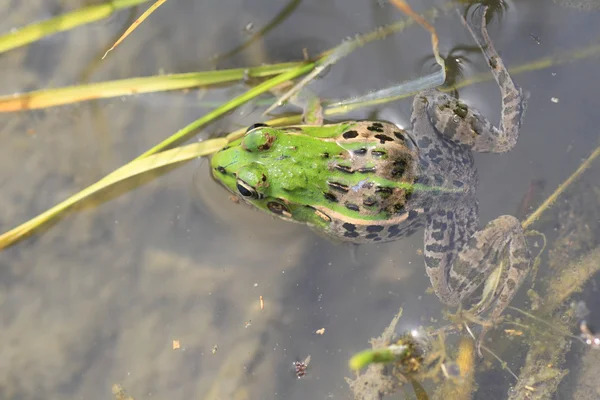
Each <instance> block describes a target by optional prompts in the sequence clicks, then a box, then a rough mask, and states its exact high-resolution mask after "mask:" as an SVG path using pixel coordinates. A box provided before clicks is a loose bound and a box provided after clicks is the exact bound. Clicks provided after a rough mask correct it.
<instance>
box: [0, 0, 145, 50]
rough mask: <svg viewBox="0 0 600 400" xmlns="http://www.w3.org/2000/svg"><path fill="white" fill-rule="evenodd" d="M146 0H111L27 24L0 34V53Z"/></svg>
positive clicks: (99, 18)
mask: <svg viewBox="0 0 600 400" xmlns="http://www.w3.org/2000/svg"><path fill="white" fill-rule="evenodd" d="M147 1H148V0H113V1H109V2H107V3H104V4H98V5H94V6H88V7H83V8H80V9H79V10H75V11H72V12H68V13H65V14H62V15H59V16H57V17H54V18H50V19H47V20H45V21H41V22H36V23H33V24H29V25H27V26H24V27H22V28H18V29H15V30H14V31H12V32H9V33H6V34H4V35H2V36H0V53H4V52H5V51H8V50H12V49H16V48H18V47H22V46H26V45H28V44H30V43H33V42H35V41H37V40H40V39H42V38H44V37H46V36H49V35H53V34H55V33H57V32H63V31H67V30H69V29H73V28H76V27H78V26H80V25H85V24H89V23H91V22H95V21H98V20H101V19H104V18H107V17H110V16H111V15H112V14H113V13H114V12H115V11H118V10H121V9H124V8H129V7H133V6H136V5H138V4H141V3H145V2H147Z"/></svg>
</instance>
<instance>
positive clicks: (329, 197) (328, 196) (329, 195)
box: [323, 192, 338, 203]
mask: <svg viewBox="0 0 600 400" xmlns="http://www.w3.org/2000/svg"><path fill="white" fill-rule="evenodd" d="M323 197H325V200H327V201H331V202H334V203H336V202H337V201H338V199H337V197H335V194H333V193H329V192H325V193H323Z"/></svg>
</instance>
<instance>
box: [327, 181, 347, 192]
mask: <svg viewBox="0 0 600 400" xmlns="http://www.w3.org/2000/svg"><path fill="white" fill-rule="evenodd" d="M327 185H329V187H330V188H332V189H334V190H337V191H338V192H342V193H348V190H350V189H349V188H348V186H346V185H344V184H342V183H339V182H327Z"/></svg>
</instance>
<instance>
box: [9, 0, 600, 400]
mask: <svg viewBox="0 0 600 400" xmlns="http://www.w3.org/2000/svg"><path fill="white" fill-rule="evenodd" d="M88 3H90V2H84V1H43V2H42V1H39V2H28V4H27V5H26V6H25V5H23V6H20V5H15V4H11V5H10V6H9V5H7V6H5V7H4V8H3V9H2V15H3V18H2V21H1V22H0V30H1V31H9V30H10V29H11V28H13V27H14V26H20V25H22V24H24V23H26V22H29V21H35V20H38V19H42V18H47V17H49V16H51V15H55V14H57V13H59V12H62V11H66V10H69V9H74V8H77V7H79V6H83V5H85V4H88ZM379 3H383V2H377V1H371V2H362V1H348V0H344V1H342V0H335V1H334V0H331V1H328V2H322V1H316V0H315V1H309V0H305V1H303V2H301V3H300V4H299V5H298V7H297V9H296V10H295V11H294V12H293V13H292V14H291V16H290V17H289V18H288V19H287V20H285V21H284V22H283V23H282V25H280V26H279V27H277V28H275V29H274V30H273V31H272V32H271V33H270V34H269V35H268V36H267V37H266V38H264V40H263V41H259V42H257V43H256V44H254V45H253V46H251V47H249V48H248V49H247V50H246V51H245V52H242V53H240V54H238V55H236V56H234V57H232V58H228V59H225V60H222V61H220V63H219V67H220V68H228V67H240V66H249V65H257V64H259V63H262V62H280V61H288V60H297V59H299V58H301V57H302V49H303V48H307V49H308V51H309V52H310V54H316V53H318V52H320V51H322V50H326V49H328V48H331V47H333V46H335V45H337V44H339V43H340V42H341V41H342V40H343V39H344V38H345V37H347V36H352V35H354V34H356V33H360V32H367V31H370V30H372V29H374V28H375V27H377V26H380V25H382V24H385V23H388V22H391V21H394V20H395V19H396V18H399V17H400V13H398V12H396V11H394V10H393V9H392V8H391V6H388V5H385V4H384V5H383V6H382V5H380V4H379ZM435 4H436V3H434V2H420V3H419V4H418V6H419V8H417V7H416V4H415V8H417V10H421V11H422V10H425V9H427V8H428V7H430V6H433V5H435ZM509 5H510V6H509V10H508V11H507V12H506V13H505V14H504V16H503V18H502V19H501V21H495V22H494V23H493V24H492V26H491V27H490V34H491V36H492V39H493V40H494V43H495V45H496V48H497V49H498V50H499V52H500V54H501V55H502V57H503V59H504V61H505V63H506V64H507V65H508V66H509V67H512V66H517V65H521V64H525V63H527V62H530V61H532V60H535V59H538V58H541V57H544V56H548V55H551V54H555V53H557V52H559V51H561V50H562V51H568V50H571V49H574V48H577V47H584V46H587V45H590V44H595V43H597V42H598V39H599V38H600V24H598V20H599V19H600V13H599V12H598V11H586V12H580V11H578V10H576V9H567V8H561V7H560V6H558V5H555V4H554V3H551V2H548V1H547V0H539V1H533V0H532V1H522V2H516V3H509ZM284 6H285V2H275V1H271V2H265V1H258V0H254V1H245V2H239V1H233V0H220V1H213V0H209V1H203V2H195V1H189V0H187V1H186V0H180V1H171V2H167V3H166V4H165V5H164V6H162V7H161V8H160V9H159V11H158V12H157V13H155V14H154V15H153V16H152V17H151V18H150V19H149V20H148V21H147V22H146V23H145V24H144V25H142V26H141V27H140V28H139V29H138V30H137V31H136V32H135V33H134V34H133V35H131V36H130V37H129V38H128V39H127V40H126V41H125V42H124V43H123V44H122V45H121V46H120V47H119V48H118V49H117V50H116V51H114V52H112V53H111V54H110V55H109V56H108V57H107V59H106V60H105V61H104V62H102V63H99V64H97V65H96V66H95V67H90V65H91V64H92V63H93V62H94V60H95V59H96V58H97V57H98V56H99V55H101V54H103V53H104V51H105V50H106V48H107V47H108V46H109V45H110V44H111V43H112V42H113V40H114V38H115V37H116V36H117V35H118V34H119V33H120V32H121V30H122V29H123V26H124V24H126V23H127V18H128V11H123V12H121V13H119V14H117V15H115V16H113V17H111V18H110V19H108V20H106V21H102V22H99V23H96V24H92V25H89V26H85V27H81V28H78V29H76V30H74V31H72V32H67V33H62V34H58V35H54V36H52V37H49V38H47V39H44V40H43V41H41V42H39V43H36V44H34V45H32V46H30V47H28V48H23V49H18V50H14V51H11V52H9V53H7V54H4V55H2V57H0V66H1V68H2V70H3V71H5V73H4V74H3V78H2V79H0V90H1V92H2V93H14V92H20V91H27V90H33V89H37V88H45V87H59V86H64V85H68V84H73V83H77V82H81V81H83V80H84V79H85V78H86V77H90V79H91V80H92V81H102V80H108V79H120V78H126V77H131V76H141V75H153V74H157V73H159V72H161V71H164V72H172V73H175V72H188V71H195V70H207V69H210V68H212V65H211V63H210V57H211V56H213V55H215V54H217V53H224V52H227V51H228V50H230V49H232V48H235V47H236V46H238V45H239V44H241V43H243V41H244V40H246V39H247V38H248V33H247V32H246V30H245V28H246V27H247V26H248V24H249V23H252V24H253V26H254V28H253V29H254V30H256V29H259V28H260V27H262V26H264V25H266V24H267V23H268V22H269V21H270V20H271V19H272V18H273V17H274V16H275V15H276V14H277V13H278V12H279V11H280V10H281V9H282V8H283V7H284ZM436 29H437V30H438V33H439V34H440V37H441V50H442V53H447V52H448V51H449V50H450V49H451V48H452V47H454V46H456V45H460V44H468V45H472V42H471V41H470V39H469V36H468V34H467V32H466V31H465V30H464V28H463V27H462V25H461V24H460V21H459V19H458V18H457V17H456V16H455V15H454V14H452V15H451V16H449V17H443V18H441V19H440V20H439V21H438V22H437V23H436ZM429 40H430V39H429V35H428V34H427V33H426V32H424V31H423V30H422V29H421V28H419V27H413V28H410V29H409V30H408V31H406V32H404V33H402V34H397V35H395V36H393V37H391V38H389V39H386V40H384V41H381V42H377V43H372V44H369V45H368V46H366V47H365V48H362V49H359V50H358V51H356V52H355V53H354V54H352V55H351V56H349V57H347V58H346V59H344V60H343V61H341V62H340V63H339V64H338V65H336V66H334V67H333V68H332V69H331V70H330V72H329V73H328V74H327V75H326V76H325V77H324V78H322V79H320V80H319V81H318V82H317V83H315V84H313V85H312V88H313V89H314V90H315V91H317V92H318V93H319V94H320V95H321V96H323V97H328V98H346V97H350V96H353V95H357V94H361V93H364V92H367V91H369V90H372V89H376V88H382V87H385V86H387V85H389V84H390V83H393V82H400V81H403V80H406V79H411V78H414V77H416V76H418V75H419V74H421V73H422V72H423V71H425V70H426V68H424V67H423V66H422V64H421V63H420V62H419V60H421V59H422V58H423V57H426V56H428V55H430V53H431V51H430V44H429V43H430V42H429ZM470 58H471V59H472V61H473V62H472V63H471V64H469V65H467V73H474V72H478V71H479V72H481V71H486V66H485V64H484V61H483V59H482V57H480V56H479V55H477V54H474V55H470ZM597 70H598V60H597V59H593V58H592V59H586V60H580V61H576V62H573V63H569V64H564V65H559V66H554V67H550V68H547V69H543V70H539V71H533V72H527V73H522V74H518V75H515V76H514V79H515V81H516V82H517V83H518V84H519V85H520V86H521V87H523V88H524V89H526V90H528V91H530V92H531V100H530V102H529V108H528V111H527V114H526V116H525V123H524V127H523V129H522V134H521V137H520V140H519V143H518V145H517V147H516V148H515V149H514V150H513V151H512V152H511V153H509V154H503V155H489V154H484V155H477V156H476V163H477V167H478V170H479V177H480V181H481V184H480V189H479V194H480V201H481V212H480V217H481V220H482V223H485V222H487V221H489V220H491V219H493V218H495V217H497V216H499V215H503V214H514V213H516V211H517V208H518V205H519V203H520V201H521V198H522V197H523V195H524V194H525V193H526V191H527V188H528V187H529V185H530V183H531V182H532V181H533V180H536V179H543V180H544V181H546V183H547V184H546V188H547V189H546V190H547V191H548V192H549V191H550V190H551V189H552V188H554V187H556V186H557V185H558V184H559V183H560V182H561V181H563V180H564V179H566V178H567V177H568V176H569V175H570V174H571V172H572V171H574V170H575V169H576V168H577V166H578V165H579V164H580V162H581V160H582V159H583V158H585V157H586V156H587V155H588V154H589V152H590V150H591V149H592V148H594V147H595V146H596V145H597V144H598V133H599V132H598V127H597V126H596V124H595V119H594V117H595V115H596V114H597V105H598V100H597V96H598V92H599V91H600V80H598V79H597V77H596V74H597ZM365 71H368V73H365ZM242 90H243V87H242V86H241V85H237V86H234V87H232V88H229V89H218V90H214V91H212V90H211V91H208V92H206V93H204V97H203V100H207V101H210V102H220V101H225V100H227V99H229V98H231V97H232V96H234V95H235V94H238V93H240V92H241V91H242ZM195 94H196V93H192V94H188V95H178V94H169V95H164V94H158V95H148V96H138V97H131V98H123V99H120V98H119V99H111V100H104V101H98V102H87V103H82V104H77V105H68V106H63V107H58V108H52V109H48V110H44V111H33V112H22V113H15V114H5V115H1V116H0V118H1V119H2V120H1V121H2V126H3V130H2V136H1V137H2V146H1V148H0V163H2V165H1V168H0V170H1V171H3V172H2V173H1V174H0V187H1V190H2V196H0V202H1V204H0V228H1V229H2V231H6V230H8V229H10V228H12V227H14V226H16V225H18V224H19V223H22V222H23V221H25V220H27V219H29V218H31V217H33V216H35V215H37V214H38V213H40V212H42V211H44V210H46V209H47V208H49V207H51V206H52V205H54V204H56V203H57V202H59V201H61V200H63V199H64V198H66V197H68V196H69V195H70V194H73V193H75V192H77V191H78V190H80V189H82V188H84V187H85V186H87V185H89V184H91V183H93V182H95V181H96V180H98V179H99V178H101V177H102V176H104V175H105V174H107V173H108V172H110V171H112V170H114V169H115V168H117V167H119V166H120V165H122V164H123V163H125V162H127V161H129V160H131V159H132V158H134V157H135V156H137V155H139V154H141V153H142V152H144V151H145V150H147V149H148V148H150V147H151V146H153V145H154V144H156V143H158V142H159V141H160V140H162V139H163V138H165V137H166V136H168V135H170V134H171V133H173V132H175V131H176V130H178V129H179V128H181V127H182V126H184V125H186V124H187V123H189V122H191V121H192V120H194V119H195V118H197V117H198V116H200V115H202V114H203V113H204V112H205V109H202V108H201V107H200V106H201V104H199V105H196V104H198V102H197V100H196V99H194V98H193V97H194V96H195ZM460 94H461V97H462V98H463V99H465V100H466V101H468V102H469V103H470V104H473V105H476V106H477V107H478V108H480V109H481V110H482V111H483V112H484V113H485V114H486V115H488V116H490V118H491V119H492V120H493V121H495V122H497V121H498V115H499V107H500V97H499V92H498V89H497V87H496V86H495V84H493V83H490V82H488V83H482V84H478V85H475V86H472V87H469V88H466V89H464V90H462V91H461V92H460ZM552 98H556V99H558V102H554V101H552ZM190 104H193V106H190ZM410 104H411V103H410V101H409V100H406V101H402V102H397V103H394V104H392V105H389V106H386V108H385V109H379V110H378V111H380V112H383V113H384V114H385V115H389V113H390V112H391V111H393V113H394V115H396V116H397V117H398V118H399V119H400V120H404V121H408V118H409V116H410ZM196 107H197V108H196ZM244 111H245V112H244V115H240V113H239V112H236V113H233V114H230V115H228V116H227V117H226V118H224V119H223V120H221V121H219V122H217V123H216V124H214V125H212V126H211V127H209V128H207V129H205V130H204V131H203V132H202V133H201V134H200V137H205V136H206V135H208V134H211V133H217V132H227V131H230V130H232V129H234V128H238V127H240V126H243V125H249V124H251V123H254V122H256V121H257V120H259V119H260V113H261V110H260V108H255V107H252V106H246V107H245V108H244ZM366 113H367V111H364V112H363V111H360V112H357V113H355V114H353V115H352V117H362V118H364V117H366V116H367V114H366ZM591 171H597V168H596V169H595V170H591ZM591 171H590V172H589V173H591V174H593V172H591ZM132 187H135V190H130V189H131V188H132ZM544 227H546V230H547V231H548V232H551V231H552V225H551V223H550V224H548V223H546V224H545V225H544ZM422 247H423V241H422V234H421V233H417V234H415V235H413V236H412V237H410V238H408V239H405V240H402V241H400V242H396V243H390V244H386V245H369V246H363V247H360V248H359V249H358V251H357V254H356V259H355V260H354V259H353V257H352V255H351V252H350V251H349V250H348V248H346V247H344V246H340V245H336V244H333V243H329V242H326V241H324V240H323V239H321V238H320V237H318V236H316V235H315V234H313V233H312V232H310V231H309V230H308V229H307V228H305V227H303V226H300V225H294V224H289V223H284V222H281V221H277V220H273V219H271V218H270V217H268V216H265V215H262V214H259V213H257V212H255V211H252V210H250V209H248V208H246V207H243V206H241V205H238V204H234V203H233V202H231V201H229V199H228V194H227V193H225V191H223V190H222V189H221V188H220V187H218V186H217V185H216V184H215V183H214V182H212V181H211V180H210V178H209V177H208V169H207V163H202V162H191V163H188V164H186V165H185V166H182V167H180V168H177V169H174V170H171V171H168V172H166V173H162V174H160V175H156V176H153V177H144V179H142V180H134V181H130V182H127V183H126V184H123V185H121V186H119V187H117V188H115V189H111V190H109V191H107V192H104V193H103V194H102V195H100V196H97V197H95V198H94V199H93V200H92V201H91V202H88V203H86V205H85V207H84V208H80V209H78V210H76V211H74V212H71V213H68V214H67V215H66V216H65V217H64V218H62V219H60V220H59V221H57V222H56V223H55V224H52V225H50V226H48V227H47V229H44V230H43V231H41V232H39V233H38V234H36V235H34V236H33V237H31V238H30V239H28V240H25V241H23V242H21V243H19V244H18V245H16V246H14V247H12V248H10V249H8V250H6V251H4V252H3V253H2V254H0V284H1V285H2V289H1V290H0V310H1V316H2V319H1V321H2V322H1V324H2V325H1V329H0V343H2V351H1V352H0V371H2V372H0V394H1V395H2V397H4V398H14V399H20V398H28V399H35V398H40V399H42V398H44V399H51V398H93V399H95V398H98V399H101V398H109V396H111V393H110V390H111V385H112V384H114V383H120V384H122V385H123V386H124V387H125V388H126V389H127V390H128V392H129V393H130V394H131V395H132V396H133V397H134V398H135V399H136V400H139V399H147V398H173V399H176V398H181V399H183V398H205V399H217V398H220V399H229V398H236V399H246V398H248V399H258V398H265V399H307V398H309V399H321V398H349V397H350V394H349V393H350V392H349V390H348V387H347V385H346V383H345V382H344V380H343V377H344V376H351V373H350V371H349V370H348V367H347V361H348V358H349V357H350V356H351V355H352V354H353V353H354V352H356V351H358V350H361V349H363V348H365V347H368V339H369V338H370V337H374V336H377V335H379V334H380V333H381V332H382V330H383V329H384V328H385V327H386V326H387V325H388V324H389V321H390V320H391V318H392V317H393V315H394V314H395V313H396V312H397V311H398V308H399V307H400V306H402V307H404V308H405V313H404V316H403V317H402V319H401V321H400V325H399V330H409V329H412V328H413V327H416V326H418V325H421V324H422V325H430V324H431V323H432V321H431V318H438V319H439V318H440V315H441V314H440V311H441V310H442V307H441V305H440V303H439V301H438V300H437V298H435V296H433V295H432V294H428V293H425V291H426V289H427V288H428V287H429V286H430V283H429V281H428V279H427V277H426V275H425V271H424V268H423V260H422V256H421V255H420V254H419V249H422ZM542 268H543V266H542ZM259 296H263V299H264V310H260V307H259ZM523 297H524V296H522V295H521V296H519V298H518V299H517V303H516V304H517V305H523V304H524V302H523ZM588 306H590V307H591V308H593V306H594V302H593V297H591V300H590V299H588ZM438 324H439V322H438ZM320 328H325V333H324V334H323V335H318V334H316V333H315V331H317V330H318V329H320ZM499 337H501V336H499ZM174 340H177V341H179V343H180V345H181V348H180V349H178V350H173V341H174ZM215 346H217V350H216V352H215V353H214V354H213V349H214V348H215ZM579 351H581V348H580V349H579ZM309 354H310V355H311V363H310V365H309V369H308V374H307V376H306V377H304V378H303V379H300V380H298V379H297V378H296V376H295V375H294V367H293V365H292V363H293V362H294V361H296V360H304V359H305V358H306V356H307V355H309ZM503 356H504V357H506V358H507V359H508V360H509V362H514V363H515V364H514V365H512V366H513V367H515V368H517V369H518V366H519V364H518V360H520V359H521V358H520V357H519V356H518V355H515V354H512V355H511V354H510V353H508V354H503ZM514 360H516V361H514ZM574 362H576V361H574ZM494 377H495V378H494V379H496V380H500V382H501V384H500V386H501V387H500V389H498V388H491V386H490V388H489V389H486V387H484V388H482V389H480V390H479V391H478V392H477V394H476V396H475V398H484V397H488V398H489V397H490V396H494V395H497V394H498V393H506V391H507V390H508V386H510V385H514V381H512V378H511V377H510V376H508V374H506V373H502V372H497V375H494ZM488 379H489V378H488ZM571 384H573V383H572V382H571ZM567 389H568V388H567ZM567 392H568V391H567Z"/></svg>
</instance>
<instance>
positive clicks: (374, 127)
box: [367, 122, 383, 132]
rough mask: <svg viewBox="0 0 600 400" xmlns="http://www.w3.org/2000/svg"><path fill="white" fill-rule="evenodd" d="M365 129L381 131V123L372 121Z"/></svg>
mask: <svg viewBox="0 0 600 400" xmlns="http://www.w3.org/2000/svg"><path fill="white" fill-rule="evenodd" d="M367 130H369V131H371V132H383V124H381V123H379V122H373V123H372V124H371V125H370V126H368V127H367Z"/></svg>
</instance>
